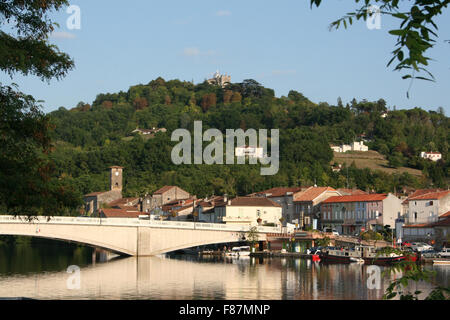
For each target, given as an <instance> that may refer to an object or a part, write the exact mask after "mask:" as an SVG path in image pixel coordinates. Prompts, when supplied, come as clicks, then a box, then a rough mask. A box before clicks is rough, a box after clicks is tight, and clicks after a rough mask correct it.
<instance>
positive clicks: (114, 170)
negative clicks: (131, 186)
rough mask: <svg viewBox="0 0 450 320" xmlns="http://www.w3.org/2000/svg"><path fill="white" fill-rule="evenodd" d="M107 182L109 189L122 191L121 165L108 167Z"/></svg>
mask: <svg viewBox="0 0 450 320" xmlns="http://www.w3.org/2000/svg"><path fill="white" fill-rule="evenodd" d="M110 170H111V171H110V175H109V184H110V187H111V190H117V191H120V192H122V172H123V167H117V166H114V167H110Z"/></svg>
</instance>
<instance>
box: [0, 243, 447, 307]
mask: <svg viewBox="0 0 450 320" xmlns="http://www.w3.org/2000/svg"><path fill="white" fill-rule="evenodd" d="M92 253H93V249H91V248H89V247H80V246H77V245H73V244H65V243H58V242H50V241H38V242H37V243H36V242H35V241H33V242H26V243H15V244H5V243H3V244H0V298H12V297H14V298H16V297H26V298H34V299H171V300H173V299H175V300H177V299H238V300H241V299H243V300H245V299H267V300H282V299H288V300H296V299H345V300H372V299H374V300H376V299H381V298H382V296H383V293H384V291H385V289H386V288H387V286H388V285H389V279H393V278H394V277H398V276H399V275H392V274H391V275H387V274H382V276H381V281H380V282H381V283H380V287H379V289H377V288H369V287H368V284H367V283H368V281H367V280H368V278H369V277H371V276H373V274H372V272H373V271H372V270H371V269H368V266H365V265H360V264H350V265H344V264H331V265H326V264H321V263H316V262H312V261H310V260H304V259H293V258H272V259H255V258H240V259H230V258H218V257H216V258H213V257H210V258H199V257H196V256H190V255H176V256H157V257H142V258H136V257H128V258H114V259H109V260H108V259H105V256H101V257H99V256H98V255H97V259H94V260H93V255H92ZM102 260H103V261H104V260H106V261H104V262H101V261H102ZM70 266H76V267H70ZM69 267H70V268H69ZM68 268H69V269H68ZM78 268H79V269H78ZM427 268H432V269H433V270H434V271H436V277H435V279H434V281H435V284H440V285H442V286H449V285H450V267H449V266H434V267H431V266H429V267H427ZM68 270H69V271H70V270H72V271H73V270H75V272H74V273H68ZM77 270H79V272H77ZM383 270H385V269H384V268H381V272H382V271H383ZM372 287H373V286H372ZM411 289H412V290H415V289H419V290H423V291H424V292H429V291H430V284H428V283H419V284H413V285H411Z"/></svg>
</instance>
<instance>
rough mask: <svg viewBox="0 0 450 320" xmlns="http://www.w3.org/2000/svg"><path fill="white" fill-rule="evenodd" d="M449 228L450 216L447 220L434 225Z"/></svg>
mask: <svg viewBox="0 0 450 320" xmlns="http://www.w3.org/2000/svg"><path fill="white" fill-rule="evenodd" d="M439 218H442V216H440V217H439ZM447 226H450V216H448V217H447V218H446V219H443V220H440V221H438V222H436V223H433V227H447Z"/></svg>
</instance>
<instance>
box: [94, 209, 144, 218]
mask: <svg viewBox="0 0 450 320" xmlns="http://www.w3.org/2000/svg"><path fill="white" fill-rule="evenodd" d="M100 212H102V213H103V214H104V215H105V217H107V218H138V217H139V215H144V214H146V213H145V212H139V211H128V210H125V209H101V210H100Z"/></svg>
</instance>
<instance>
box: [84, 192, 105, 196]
mask: <svg viewBox="0 0 450 320" xmlns="http://www.w3.org/2000/svg"><path fill="white" fill-rule="evenodd" d="M107 192H109V191H100V192H92V193H88V194H85V195H84V196H85V197H95V196H98V195H100V194H103V193H107Z"/></svg>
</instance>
